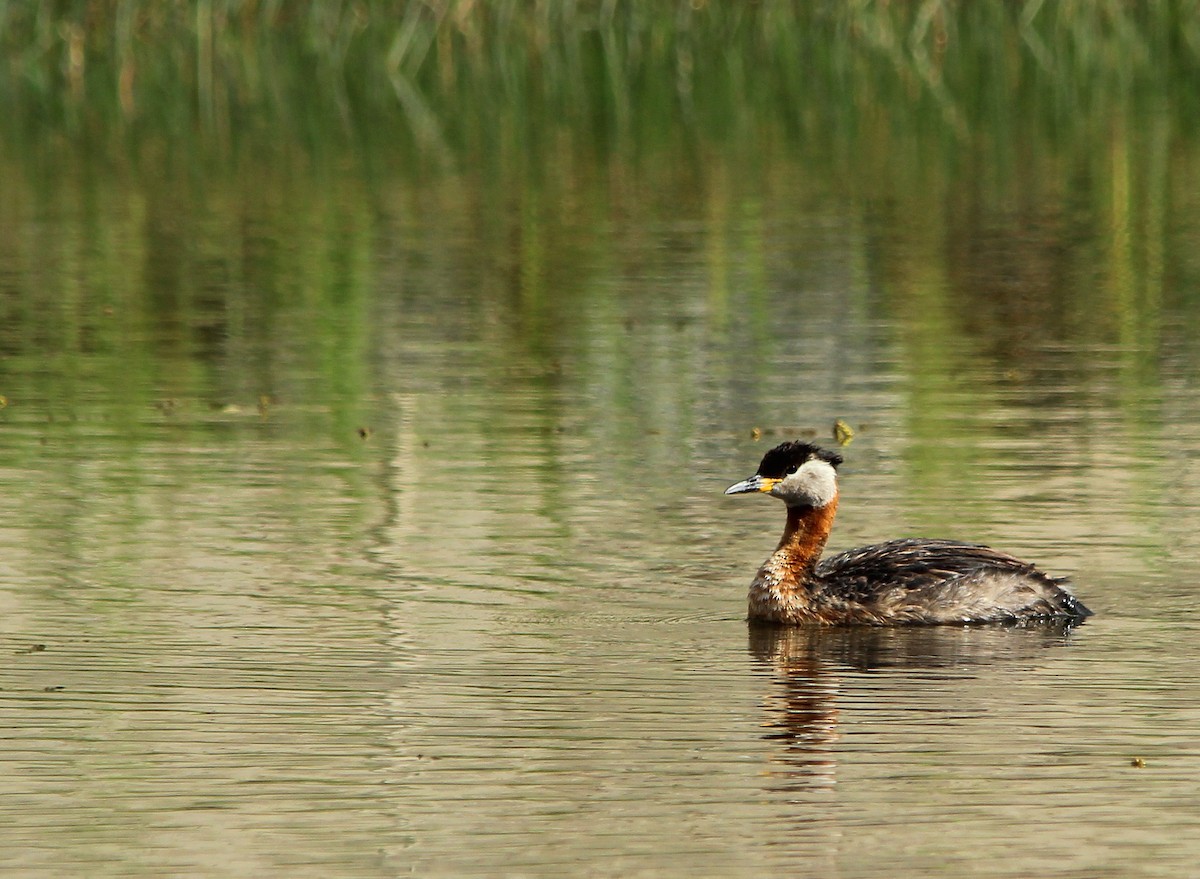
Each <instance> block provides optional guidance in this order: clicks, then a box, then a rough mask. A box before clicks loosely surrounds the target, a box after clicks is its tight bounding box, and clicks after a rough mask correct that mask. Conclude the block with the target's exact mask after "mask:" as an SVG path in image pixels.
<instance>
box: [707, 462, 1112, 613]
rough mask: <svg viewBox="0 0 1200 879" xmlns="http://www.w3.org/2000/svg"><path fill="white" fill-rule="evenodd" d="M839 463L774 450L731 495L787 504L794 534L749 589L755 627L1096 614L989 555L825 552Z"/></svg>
mask: <svg viewBox="0 0 1200 879" xmlns="http://www.w3.org/2000/svg"><path fill="white" fill-rule="evenodd" d="M841 463H842V457H841V455H839V454H837V453H836V452H830V451H828V450H826V449H822V448H818V447H817V446H814V445H811V444H809V443H804V442H788V443H783V444H782V445H779V446H776V447H775V448H773V449H771V450H770V451H769V452H767V453H766V454H765V455H763V459H762V463H761V464H759V465H758V472H757V473H755V474H754V475H753V476H751V477H750V478H749V479H745V480H743V481H742V482H739V483H737V484H736V485H732V486H730V487H729V488H728V489H727V490H726V492H725V493H726V494H743V493H747V492H764V493H766V494H769V495H771V496H772V497H777V498H779V499H780V500H781V501H783V502H784V503H785V504H787V526H786V527H785V528H784V530H783V538H782V539H781V540H780V541H779V547H778V548H777V549H776V550H775V552H773V553H771V557H770V558H768V559H767V560H766V561H765V562H764V563H763V566H762V567H761V568H759V570H758V576H757V577H755V578H754V582H753V583H752V584H751V585H750V618H751V619H758V620H770V621H773V622H777V623H790V624H805V623H810V624H825V625H844V624H866V625H874V626H895V625H911V624H938V623H942V624H953V623H957V624H959V625H961V624H963V623H992V622H1016V621H1020V620H1036V619H1060V620H1061V619H1077V620H1081V619H1083V618H1084V617H1087V616H1090V615H1091V611H1089V610H1088V609H1087V608H1086V607H1084V606H1083V604H1082V603H1081V602H1080V601H1079V600H1078V599H1076V598H1075V597H1074V596H1073V595H1072V594H1071V593H1070V592H1068V591H1067V588H1066V582H1067V581H1066V580H1064V579H1062V578H1059V577H1051V576H1050V575H1048V574H1044V573H1042V572H1041V571H1039V570H1038V569H1037V568H1035V567H1034V566H1033V565H1031V564H1029V563H1028V562H1023V561H1021V560H1020V559H1017V558H1013V557H1012V556H1010V555H1007V554H1005V553H1002V552H997V551H996V550H994V549H991V548H989V547H986V546H980V545H979V544H973V543H959V542H958V541H954V540H926V539H921V538H909V539H905V540H893V541H890V542H888V543H880V544H876V545H874V546H864V547H862V548H861V549H852V550H850V551H849V552H844V553H842V554H840V555H836V556H833V557H832V558H828V559H824V560H822V559H821V550H822V549H824V548H825V541H826V540H828V539H829V531H830V529H831V528H832V527H833V517H834V514H835V513H836V512H837V505H838V486H837V469H836V468H837V466H838V465H839V464H841Z"/></svg>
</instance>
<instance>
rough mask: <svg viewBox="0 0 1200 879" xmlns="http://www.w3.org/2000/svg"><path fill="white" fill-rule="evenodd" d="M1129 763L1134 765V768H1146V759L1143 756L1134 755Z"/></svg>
mask: <svg viewBox="0 0 1200 879" xmlns="http://www.w3.org/2000/svg"><path fill="white" fill-rule="evenodd" d="M1129 765H1130V766H1132V767H1133V768H1134V769H1145V768H1146V761H1145V759H1144V758H1142V757H1134V758H1133V759H1132V760H1130V761H1129Z"/></svg>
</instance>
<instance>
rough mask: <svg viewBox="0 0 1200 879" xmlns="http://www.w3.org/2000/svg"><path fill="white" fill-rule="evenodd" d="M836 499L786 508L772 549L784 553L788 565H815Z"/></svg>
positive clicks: (825, 536) (822, 546)
mask: <svg viewBox="0 0 1200 879" xmlns="http://www.w3.org/2000/svg"><path fill="white" fill-rule="evenodd" d="M837 506H838V498H837V495H836V494H835V495H834V496H833V500H831V501H830V502H829V503H827V504H826V505H825V506H823V507H788V511H787V525H786V526H785V527H784V529H783V537H782V538H781V539H780V541H779V548H778V549H776V550H775V552H776V553H777V554H778V553H782V554H784V555H786V556H787V559H788V564H789V567H793V568H797V569H799V568H808V569H811V568H814V567H816V564H817V560H818V559H820V558H821V551H822V550H823V549H825V542H826V541H827V540H829V532H830V531H831V530H833V517H834V516H835V515H836V514H837Z"/></svg>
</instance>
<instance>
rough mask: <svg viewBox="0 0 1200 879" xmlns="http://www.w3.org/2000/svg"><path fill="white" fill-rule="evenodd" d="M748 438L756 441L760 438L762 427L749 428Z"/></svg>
mask: <svg viewBox="0 0 1200 879" xmlns="http://www.w3.org/2000/svg"><path fill="white" fill-rule="evenodd" d="M750 439H752V440H754V441H755V442H758V441H759V440H760V439H762V428H761V427H752V428H750Z"/></svg>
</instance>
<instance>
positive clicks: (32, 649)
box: [16, 644, 46, 655]
mask: <svg viewBox="0 0 1200 879" xmlns="http://www.w3.org/2000/svg"><path fill="white" fill-rule="evenodd" d="M45 649H46V645H45V644H30V645H29V646H28V647H22V648H21V649H20V650H18V651H16V652H17V654H18V655H20V654H22V653H41V652H42V651H43V650H45Z"/></svg>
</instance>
